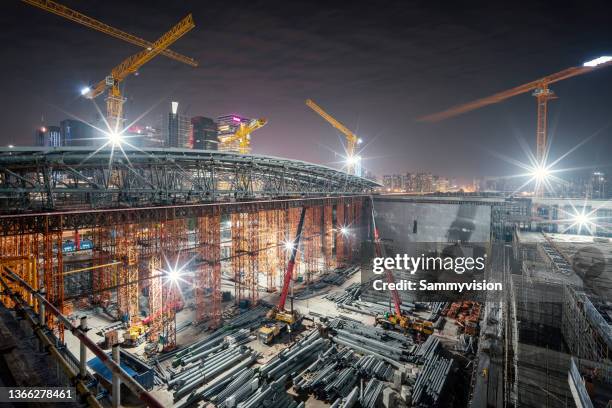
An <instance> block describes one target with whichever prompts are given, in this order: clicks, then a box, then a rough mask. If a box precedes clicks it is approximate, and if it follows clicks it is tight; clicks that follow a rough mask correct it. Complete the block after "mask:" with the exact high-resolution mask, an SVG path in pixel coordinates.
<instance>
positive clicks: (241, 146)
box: [219, 118, 268, 154]
mask: <svg viewBox="0 0 612 408" xmlns="http://www.w3.org/2000/svg"><path fill="white" fill-rule="evenodd" d="M267 123H268V120H267V119H263V118H260V119H252V120H251V121H250V122H249V123H246V124H245V123H241V124H240V126H239V127H238V129H237V130H236V132H235V133H234V134H233V135H231V136H226V137H220V138H219V143H220V145H219V150H227V146H231V144H232V143H234V142H236V141H238V153H240V154H249V153H251V133H252V132H254V131H256V130H257V129H261V128H262V127H264V126H266V124H267Z"/></svg>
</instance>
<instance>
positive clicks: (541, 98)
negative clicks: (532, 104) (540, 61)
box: [419, 57, 612, 167]
mask: <svg viewBox="0 0 612 408" xmlns="http://www.w3.org/2000/svg"><path fill="white" fill-rule="evenodd" d="M611 65H612V57H599V58H596V59H594V60H592V61H588V62H585V63H584V64H583V65H582V66H579V67H571V68H567V69H564V70H563V71H559V72H557V73H554V74H551V75H547V76H545V77H542V78H539V79H536V80H535V81H531V82H529V83H526V84H523V85H519V86H517V87H514V88H512V89H508V90H506V91H503V92H499V93H496V94H494V95H491V96H488V97H486V98H481V99H477V100H475V101H473V102H469V103H465V104H461V105H457V106H454V107H452V108H449V109H447V110H445V111H443V112H439V113H434V114H431V115H427V116H423V117H421V118H419V120H421V121H426V122H439V121H442V120H445V119H448V118H452V117H453V116H457V115H461V114H463V113H466V112H470V111H473V110H475V109H479V108H482V107H484V106H488V105H493V104H495V103H498V102H502V101H505V100H506V99H509V98H512V97H513V96H516V95H520V94H524V93H527V92H533V93H532V95H533V96H535V98H536V102H537V109H538V122H537V130H536V159H537V165H538V166H541V167H544V166H546V163H545V160H546V148H547V133H546V132H547V129H546V126H547V114H548V101H549V100H552V99H556V98H557V96H556V95H555V93H554V92H553V91H552V90H551V89H550V88H549V85H550V84H553V83H555V82H559V81H563V80H565V79H568V78H572V77H575V76H578V75H583V74H587V73H589V72H592V71H594V70H596V69H600V68H604V67H608V66H611Z"/></svg>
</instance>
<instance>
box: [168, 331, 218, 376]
mask: <svg viewBox="0 0 612 408" xmlns="http://www.w3.org/2000/svg"><path fill="white" fill-rule="evenodd" d="M227 334H228V333H227V332H224V331H220V330H217V331H216V332H214V333H213V334H211V335H210V336H208V337H206V338H204V339H202V340H200V341H197V342H195V343H194V344H192V345H191V346H189V347H187V348H186V349H183V350H181V351H180V352H178V353H176V354H175V355H174V361H172V366H173V367H178V366H180V365H186V364H188V363H186V362H185V360H190V361H195V360H194V359H192V357H193V356H198V355H200V354H202V353H207V352H208V350H210V349H211V348H212V347H215V346H218V345H219V344H220V343H221V342H223V337H224V335H227ZM196 359H197V358H196Z"/></svg>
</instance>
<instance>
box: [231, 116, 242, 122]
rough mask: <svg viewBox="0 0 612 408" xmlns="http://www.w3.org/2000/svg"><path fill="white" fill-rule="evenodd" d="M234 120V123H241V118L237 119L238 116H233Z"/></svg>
mask: <svg viewBox="0 0 612 408" xmlns="http://www.w3.org/2000/svg"><path fill="white" fill-rule="evenodd" d="M232 120H233V121H234V122H240V118H239V117H237V116H232Z"/></svg>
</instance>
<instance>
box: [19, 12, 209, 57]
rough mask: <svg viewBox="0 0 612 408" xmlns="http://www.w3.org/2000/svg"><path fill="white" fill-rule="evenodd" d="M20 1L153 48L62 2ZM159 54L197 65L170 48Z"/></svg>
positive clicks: (143, 40) (140, 45) (138, 44)
mask: <svg viewBox="0 0 612 408" xmlns="http://www.w3.org/2000/svg"><path fill="white" fill-rule="evenodd" d="M21 1H23V2H24V3H26V4H29V5H31V6H34V7H38V8H40V9H42V10H44V11H47V12H49V13H53V14H56V15H58V16H60V17H64V18H66V19H68V20H71V21H74V22H75V23H79V24H82V25H84V26H85V27H89V28H91V29H94V30H96V31H100V32H102V33H105V34H108V35H110V36H112V37H115V38H118V39H120V40H123V41H126V42H129V43H131V44H134V45H137V46H139V47H142V48H146V49H147V50H149V49H152V48H153V43H151V42H149V41H147V40H145V39H142V38H140V37H137V36H135V35H133V34H129V33H126V32H125V31H121V30H119V29H118V28H115V27H111V26H109V25H108V24H105V23H103V22H101V21H99V20H96V19H95V18H91V17H89V16H86V15H85V14H83V13H79V12H78V11H76V10H73V9H71V8H69V7H66V6H64V5H63V4H59V3H56V2H54V1H51V0H21ZM161 54H162V55H165V56H166V57H168V58H172V59H173V60H176V61H179V62H183V63H185V64H187V65H191V66H192V67H197V66H198V62H197V61H196V60H194V59H193V58H191V57H186V56H184V55H181V54H179V53H178V52H174V51H172V50H170V49H165V50H163V51H162V52H161Z"/></svg>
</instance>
